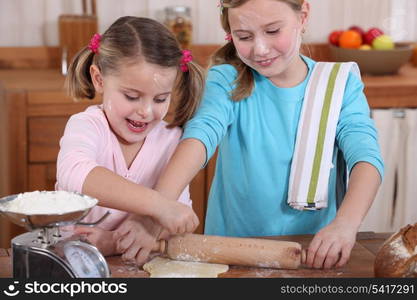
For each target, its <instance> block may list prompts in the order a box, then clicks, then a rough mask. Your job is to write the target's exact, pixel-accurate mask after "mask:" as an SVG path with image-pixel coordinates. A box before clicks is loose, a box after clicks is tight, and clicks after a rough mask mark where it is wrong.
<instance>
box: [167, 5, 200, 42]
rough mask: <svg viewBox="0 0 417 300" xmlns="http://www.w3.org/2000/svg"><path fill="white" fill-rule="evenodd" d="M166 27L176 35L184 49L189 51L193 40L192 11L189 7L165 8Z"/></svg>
mask: <svg viewBox="0 0 417 300" xmlns="http://www.w3.org/2000/svg"><path fill="white" fill-rule="evenodd" d="M165 25H166V26H167V27H168V28H169V29H170V30H171V31H172V32H173V33H174V35H175V36H176V38H177V40H178V42H179V43H180V44H181V47H182V49H188V48H189V47H190V45H191V39H192V31H193V29H192V24H191V9H190V8H189V7H188V6H179V5H178V6H168V7H166V8H165Z"/></svg>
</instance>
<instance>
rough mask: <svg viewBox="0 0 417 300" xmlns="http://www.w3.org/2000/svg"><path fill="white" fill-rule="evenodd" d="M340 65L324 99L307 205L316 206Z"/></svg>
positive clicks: (335, 67)
mask: <svg viewBox="0 0 417 300" xmlns="http://www.w3.org/2000/svg"><path fill="white" fill-rule="evenodd" d="M340 66H341V64H340V63H337V64H335V65H334V66H333V68H332V71H331V73H330V77H329V81H328V83H327V89H326V94H325V98H324V103H323V108H322V112H321V117H320V125H319V133H318V137H317V143H316V151H315V154H314V162H313V169H312V171H311V180H310V186H309V188H308V195H307V203H308V204H309V206H310V204H313V205H314V198H315V195H316V191H317V184H318V180H319V173H320V166H321V160H322V155H323V148H324V140H325V137H326V128H327V121H328V119H329V113H330V106H331V102H332V95H333V91H334V87H335V82H336V77H337V74H338V72H339V70H340Z"/></svg>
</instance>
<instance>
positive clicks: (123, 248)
mask: <svg viewBox="0 0 417 300" xmlns="http://www.w3.org/2000/svg"><path fill="white" fill-rule="evenodd" d="M161 231H162V227H161V226H160V225H159V224H158V223H156V222H154V221H153V220H152V219H151V218H150V217H143V216H135V215H131V216H130V217H129V218H128V219H126V220H125V221H124V222H123V223H122V224H121V225H120V226H119V228H117V229H116V230H115V232H116V234H117V236H118V240H117V242H116V245H117V246H116V248H117V250H118V251H119V252H120V253H123V255H122V259H123V260H124V261H134V262H135V263H136V264H137V265H139V266H141V265H143V264H144V263H145V262H146V261H147V260H148V257H149V254H150V252H151V251H152V248H153V247H154V246H155V244H156V241H157V240H158V238H161V237H160V233H161Z"/></svg>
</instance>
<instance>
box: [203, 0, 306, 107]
mask: <svg viewBox="0 0 417 300" xmlns="http://www.w3.org/2000/svg"><path fill="white" fill-rule="evenodd" d="M248 1H250V0H222V1H221V5H222V7H221V10H222V13H221V15H220V22H221V24H222V27H223V29H224V31H226V33H228V34H230V24H229V14H228V11H229V8H235V7H239V6H241V5H243V4H245V3H246V2H248ZM277 1H281V2H285V3H287V4H288V5H290V7H291V8H292V9H293V10H294V11H297V12H299V11H301V7H302V5H303V3H304V0H277ZM221 64H231V65H232V66H234V67H235V68H236V70H237V73H238V76H237V78H236V80H235V82H234V83H235V84H236V88H235V89H234V90H233V91H232V95H231V97H232V100H233V101H240V100H242V99H244V98H246V97H249V96H250V94H251V93H252V90H253V86H254V78H253V73H252V71H251V67H249V66H248V65H246V64H245V63H244V62H243V61H242V60H241V59H240V58H239V56H238V55H237V53H236V48H235V46H234V44H233V42H232V41H229V42H228V43H227V44H225V45H224V46H223V47H221V48H220V49H218V50H217V51H216V52H215V53H214V54H213V56H212V58H211V65H212V66H214V65H221Z"/></svg>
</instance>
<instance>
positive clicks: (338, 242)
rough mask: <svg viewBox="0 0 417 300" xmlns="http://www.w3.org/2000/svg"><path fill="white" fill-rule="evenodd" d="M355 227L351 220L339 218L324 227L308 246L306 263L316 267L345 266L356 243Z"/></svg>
mask: <svg viewBox="0 0 417 300" xmlns="http://www.w3.org/2000/svg"><path fill="white" fill-rule="evenodd" d="M355 229H356V228H352V225H351V224H349V222H344V221H338V220H337V219H335V220H334V221H333V222H332V223H330V224H329V225H327V226H326V227H324V228H323V229H322V230H320V231H319V232H318V233H317V234H316V235H315V236H314V238H313V240H312V241H311V243H310V245H309V247H308V250H307V258H306V262H305V263H306V265H307V266H308V267H310V268H315V269H319V268H324V269H329V268H332V267H342V266H344V265H345V264H346V263H347V261H348V260H349V257H350V252H351V250H352V248H353V246H354V245H355V241H356V230H355Z"/></svg>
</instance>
